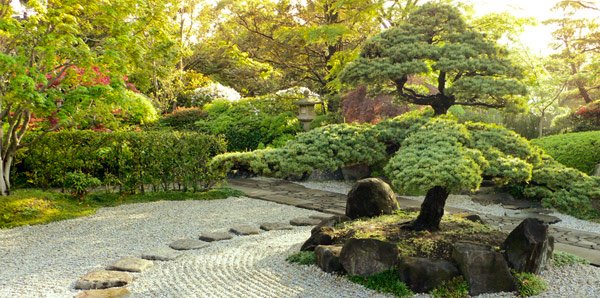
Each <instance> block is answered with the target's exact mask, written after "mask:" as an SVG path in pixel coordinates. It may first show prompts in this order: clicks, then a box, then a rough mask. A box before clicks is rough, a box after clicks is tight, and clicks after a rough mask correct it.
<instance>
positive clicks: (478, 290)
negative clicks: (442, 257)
mask: <svg viewBox="0 0 600 298" xmlns="http://www.w3.org/2000/svg"><path fill="white" fill-rule="evenodd" d="M452 258H453V259H454V261H455V262H456V264H458V268H459V269H460V272H461V273H462V275H463V276H464V277H465V279H466V280H467V282H468V283H469V287H470V290H469V294H470V295H471V296H476V295H479V294H483V293H495V292H512V291H514V290H515V288H516V284H515V279H514V278H513V276H512V275H511V274H510V270H509V269H508V265H507V264H506V261H505V260H504V257H503V256H502V254H501V253H499V252H496V251H494V250H492V248H491V247H489V246H486V245H479V244H474V243H467V242H458V243H456V244H455V245H454V249H453V250H452Z"/></svg>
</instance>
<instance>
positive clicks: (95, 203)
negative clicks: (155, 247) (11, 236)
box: [0, 188, 243, 228]
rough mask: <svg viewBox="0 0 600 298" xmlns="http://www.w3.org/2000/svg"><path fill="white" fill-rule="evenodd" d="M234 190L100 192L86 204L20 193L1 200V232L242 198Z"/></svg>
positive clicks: (43, 194) (58, 196)
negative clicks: (138, 208)
mask: <svg viewBox="0 0 600 298" xmlns="http://www.w3.org/2000/svg"><path fill="white" fill-rule="evenodd" d="M241 195H243V193H242V192H240V191H237V190H234V189H230V188H215V189H212V190H209V191H206V192H196V193H193V192H175V191H173V192H149V193H146V194H134V195H123V196H121V195H119V194H108V193H104V192H96V193H92V194H90V195H89V196H88V197H87V198H86V199H85V200H84V201H83V202H81V201H79V200H77V199H75V198H73V197H71V196H69V195H66V194H62V193H58V192H51V191H42V190H39V189H19V190H15V191H14V192H13V193H12V194H11V195H10V196H7V197H0V228H12V227H17V226H23V225H35V224H45V223H49V222H53V221H59V220H65V219H71V218H76V217H81V216H88V215H92V214H94V213H96V211H97V210H98V209H99V208H101V207H114V206H118V205H122V204H132V203H145V202H154V201H161V200H165V201H184V200H216V199H225V198H227V197H233V196H241Z"/></svg>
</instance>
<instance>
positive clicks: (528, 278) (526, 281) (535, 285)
mask: <svg viewBox="0 0 600 298" xmlns="http://www.w3.org/2000/svg"><path fill="white" fill-rule="evenodd" d="M513 275H514V276H515V277H516V278H517V292H519V296H521V297H530V296H535V295H539V294H541V293H542V292H544V291H545V290H546V289H547V288H548V284H547V283H546V282H545V281H544V280H543V279H542V278H541V277H539V276H537V275H535V274H533V273H529V272H513Z"/></svg>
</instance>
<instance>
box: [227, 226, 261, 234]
mask: <svg viewBox="0 0 600 298" xmlns="http://www.w3.org/2000/svg"><path fill="white" fill-rule="evenodd" d="M229 231H230V232H232V233H234V234H236V235H238V236H247V235H256V234H258V233H260V229H258V228H256V227H254V226H250V225H241V226H235V227H233V228H231V229H229Z"/></svg>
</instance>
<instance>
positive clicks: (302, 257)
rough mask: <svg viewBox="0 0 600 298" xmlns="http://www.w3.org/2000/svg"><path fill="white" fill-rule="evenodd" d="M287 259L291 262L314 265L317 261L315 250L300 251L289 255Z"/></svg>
mask: <svg viewBox="0 0 600 298" xmlns="http://www.w3.org/2000/svg"><path fill="white" fill-rule="evenodd" d="M285 260H286V261H288V262H290V263H295V264H300V265H313V264H315V263H316V257H315V252H314V251H299V252H297V253H295V254H292V255H290V256H288V257H287V258H286V259H285Z"/></svg>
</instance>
